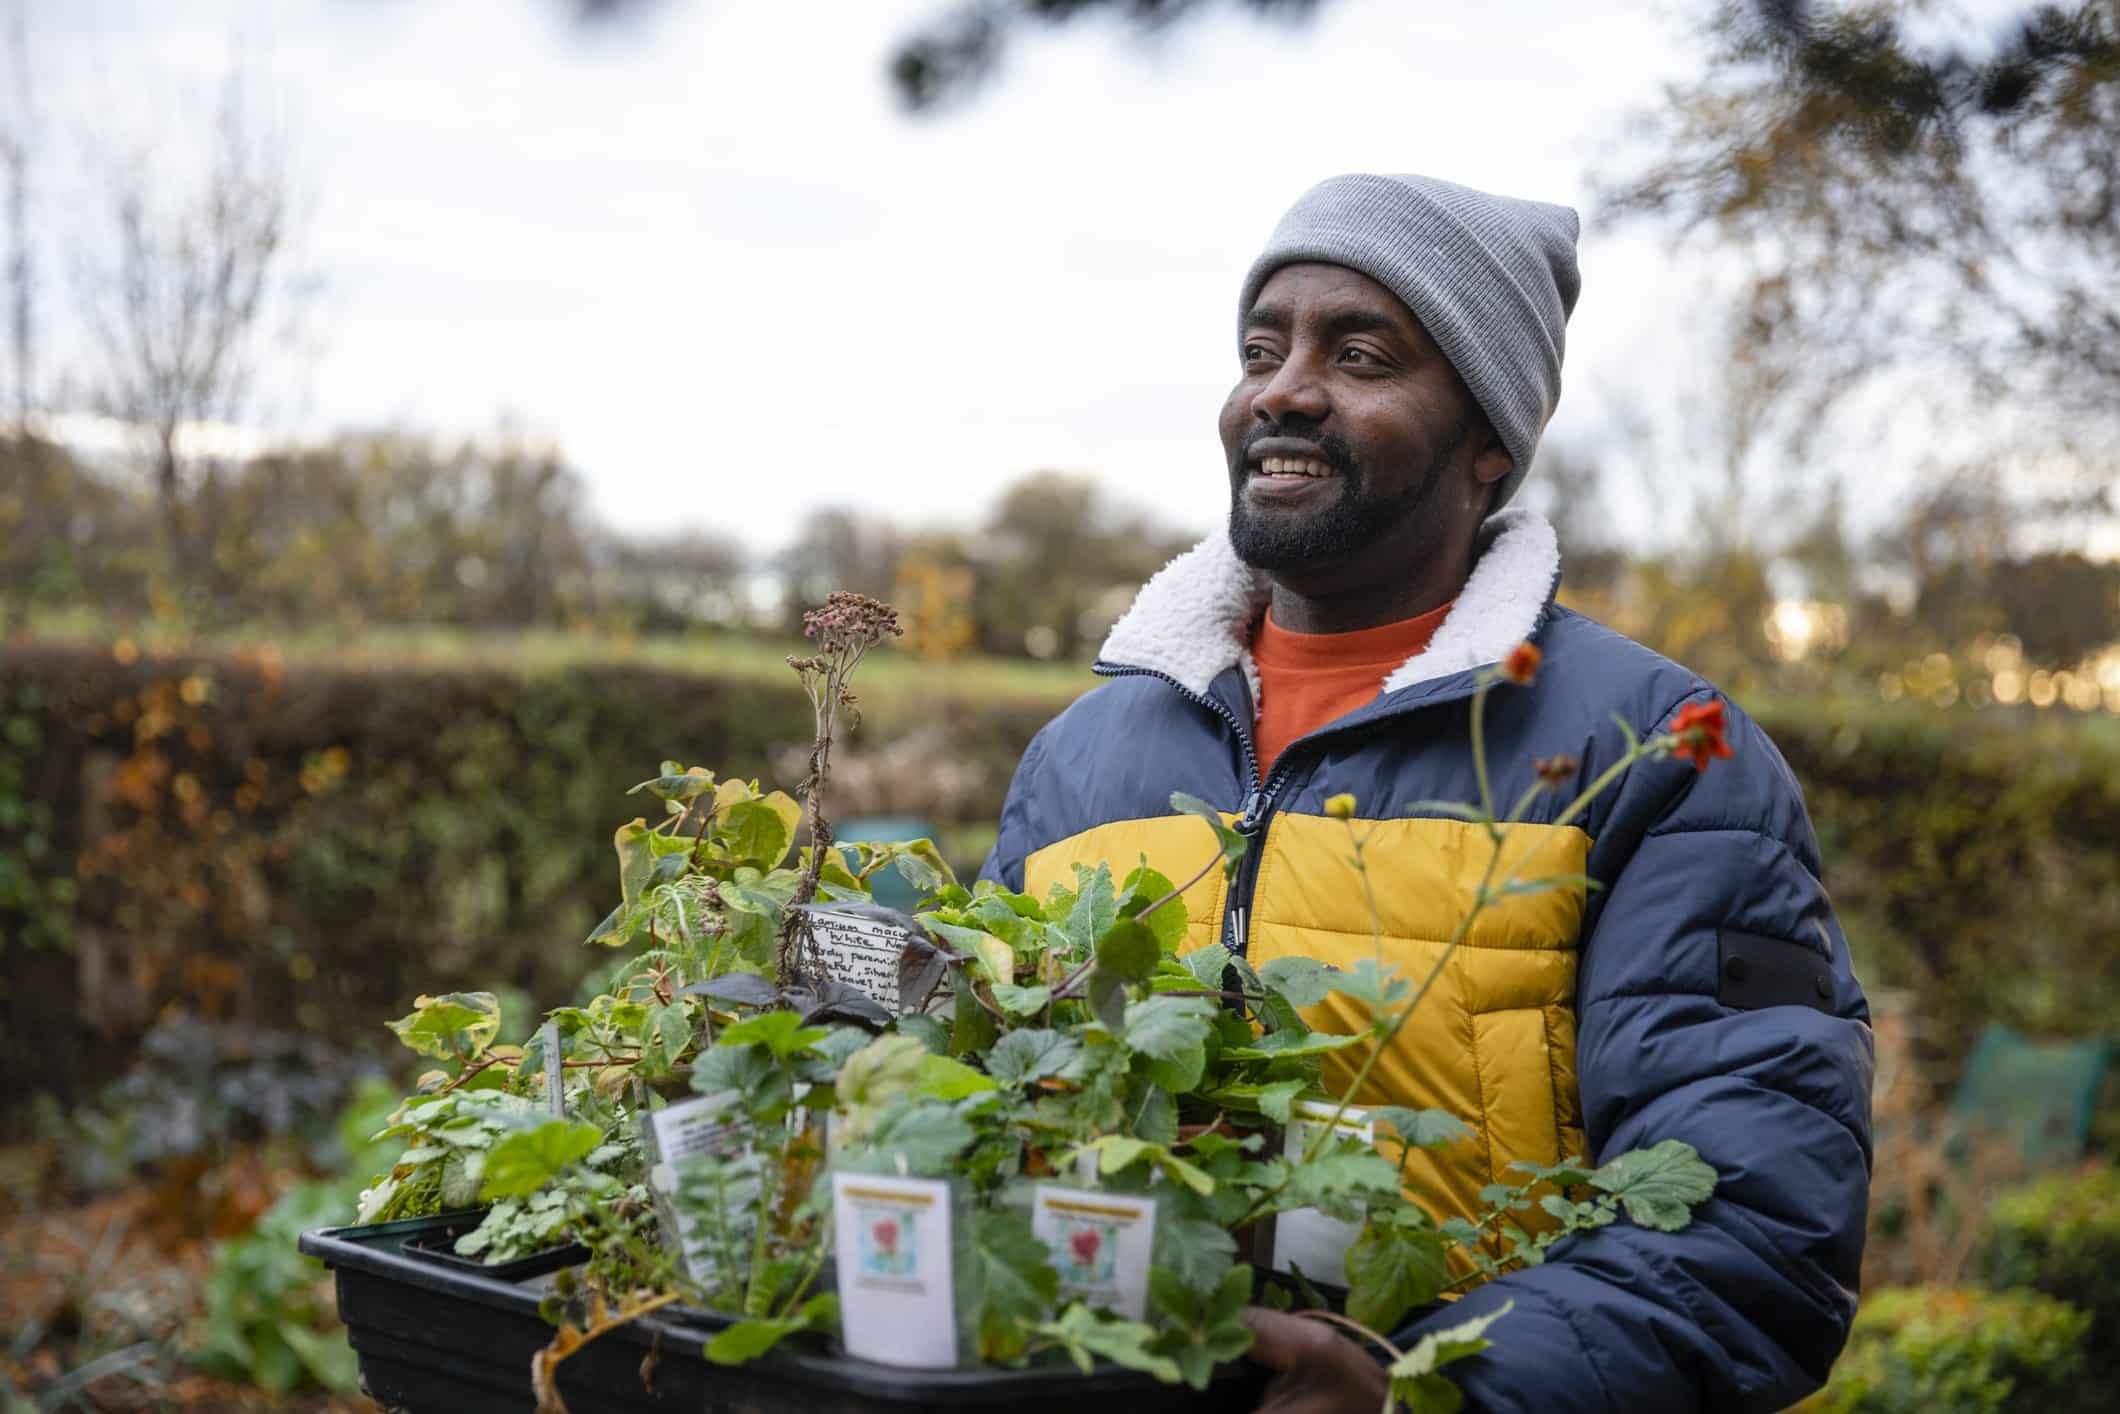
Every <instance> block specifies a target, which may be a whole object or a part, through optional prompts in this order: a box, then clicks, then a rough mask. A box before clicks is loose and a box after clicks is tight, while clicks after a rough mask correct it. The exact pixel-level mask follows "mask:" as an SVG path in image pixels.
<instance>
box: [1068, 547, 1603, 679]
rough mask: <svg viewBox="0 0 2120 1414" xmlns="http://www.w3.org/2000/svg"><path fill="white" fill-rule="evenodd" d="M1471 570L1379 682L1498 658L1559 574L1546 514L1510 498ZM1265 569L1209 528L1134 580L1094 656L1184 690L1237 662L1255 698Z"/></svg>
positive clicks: (1532, 619) (1526, 632)
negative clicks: (1419, 640) (1255, 642)
mask: <svg viewBox="0 0 2120 1414" xmlns="http://www.w3.org/2000/svg"><path fill="white" fill-rule="evenodd" d="M1480 539H1481V543H1482V546H1483V548H1482V550H1481V552H1480V557H1479V559H1478V561H1477V562H1476V563H1475V564H1474V565H1473V567H1472V577H1471V578H1470V579H1468V580H1467V581H1466V582H1465V587H1464V589H1463V590H1461V591H1460V592H1459V594H1458V597H1457V600H1456V602H1454V603H1453V604H1452V605H1451V606H1450V613H1449V615H1448V616H1447V617H1446V618H1444V620H1443V624H1442V627H1440V628H1438V629H1437V630H1436V631H1435V637H1434V638H1433V639H1431V640H1429V643H1428V647H1427V648H1426V649H1425V650H1424V651H1422V652H1420V653H1417V654H1415V655H1414V656H1413V657H1411V658H1408V659H1407V660H1406V661H1405V662H1403V663H1401V664H1400V665H1399V666H1398V667H1397V668H1396V669H1394V670H1393V671H1392V673H1391V675H1390V676H1389V677H1387V678H1385V679H1384V691H1386V692H1396V691H1398V690H1399V689H1400V688H1404V687H1413V686H1415V685H1416V684H1418V683H1424V682H1430V681H1433V680H1434V679H1436V678H1441V677H1448V676H1449V675H1450V674H1452V673H1458V672H1463V671H1465V670H1466V669H1468V668H1477V667H1480V666H1482V665H1484V664H1487V663H1492V662H1496V661H1498V660H1499V659H1500V658H1501V657H1502V655H1503V654H1505V653H1507V652H1508V651H1509V650H1510V649H1511V648H1514V647H1515V646H1516V645H1517V644H1519V643H1521V642H1523V641H1524V640H1525V639H1526V638H1529V637H1530V636H1531V632H1532V630H1533V629H1535V628H1537V627H1538V621H1539V616H1540V615H1541V614H1543V613H1544V612H1545V609H1546V602H1547V600H1548V599H1550V598H1551V597H1552V594H1553V585H1554V582H1555V580H1557V579H1558V578H1559V576H1560V564H1561V556H1560V545H1559V542H1558V540H1557V539H1556V538H1555V536H1554V534H1553V527H1552V526H1551V525H1549V524H1547V523H1546V519H1545V517H1543V516H1541V515H1539V514H1538V513H1537V512H1536V511H1532V510H1528V509H1526V508H1524V507H1520V506H1519V507H1511V508H1510V509H1508V510H1505V511H1502V512H1501V513H1499V514H1498V515H1495V516H1494V517H1492V518H1491V519H1489V520H1488V522H1487V524H1486V525H1485V526H1483V527H1481V530H1480ZM1268 592H1269V586H1268V584H1267V580H1266V576H1265V575H1263V574H1261V573H1260V572H1258V571H1257V570H1254V569H1252V568H1251V567H1250V566H1248V565H1246V564H1245V563H1244V562H1243V561H1241V560H1239V559H1238V558H1237V553H1236V551H1235V550H1233V549H1231V548H1230V544H1229V532H1228V531H1227V530H1219V531H1216V532H1215V533H1214V534H1213V535H1210V536H1208V537H1207V538H1206V539H1205V540H1203V541H1201V542H1200V543H1199V544H1198V545H1195V546H1194V547H1193V548H1192V549H1190V550H1187V551H1186V552H1185V553H1184V554H1182V555H1180V556H1178V558H1176V559H1175V560H1172V561H1171V562H1170V563H1169V564H1168V565H1165V566H1164V567H1163V568H1162V569H1161V570H1160V571H1158V572H1157V574H1156V576H1155V578H1153V579H1151V580H1149V582H1148V583H1147V584H1145V585H1143V586H1141V592H1140V593H1139V594H1138V595H1136V596H1135V597H1134V603H1133V607H1132V608H1130V609H1128V610H1127V611H1126V614H1125V615H1124V617H1122V618H1121V619H1120V620H1119V622H1118V623H1117V624H1115V625H1113V626H1112V631H1111V634H1110V636H1109V637H1107V638H1106V639H1105V640H1104V647H1103V649H1102V650H1101V651H1099V652H1098V654H1097V658H1098V661H1100V662H1104V663H1111V664H1115V665H1119V664H1123V665H1125V666H1127V667H1135V668H1147V669H1149V670H1151V671H1153V672H1158V673H1162V674H1163V675H1164V676H1166V677H1169V678H1171V679H1172V680H1174V681H1175V682H1177V683H1178V684H1179V685H1180V686H1181V687H1184V688H1185V689H1186V690H1188V691H1190V692H1196V693H1200V694H1203V695H1204V694H1205V693H1206V691H1207V686H1208V684H1209V683H1211V682H1213V681H1214V680H1215V678H1216V676H1217V675H1219V674H1220V673H1222V672H1223V671H1225V670H1226V669H1228V668H1230V667H1231V666H1236V665H1241V666H1242V667H1243V669H1244V674H1245V676H1246V677H1247V678H1249V679H1251V686H1252V700H1253V702H1257V701H1258V689H1259V684H1258V678H1257V674H1256V671H1255V670H1254V669H1253V667H1252V664H1251V652H1250V644H1251V635H1252V630H1253V626H1254V625H1255V624H1256V623H1257V622H1258V619H1259V615H1260V614H1261V613H1263V612H1264V611H1265V608H1266V602H1267V597H1268Z"/></svg>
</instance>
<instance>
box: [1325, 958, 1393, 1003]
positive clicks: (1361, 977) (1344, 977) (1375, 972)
mask: <svg viewBox="0 0 2120 1414" xmlns="http://www.w3.org/2000/svg"><path fill="white" fill-rule="evenodd" d="M1325 985H1326V987H1327V989H1328V990H1330V991H1334V992H1338V993H1339V994H1340V995H1342V996H1347V997H1353V998H1354V999H1355V1000H1356V1001H1362V1002H1367V1003H1369V1004H1370V1006H1372V1007H1374V1008H1376V1009H1377V1010H1379V1011H1382V1010H1385V1009H1387V1008H1389V1007H1394V1006H1397V1005H1398V1004H1399V1003H1400V1002H1402V1001H1404V1000H1405V999H1406V997H1407V996H1408V995H1409V994H1410V993H1411V992H1412V991H1413V984H1412V983H1411V982H1408V981H1407V980H1406V979H1405V978H1403V977H1400V976H1397V975H1396V973H1395V971H1394V969H1392V968H1389V967H1386V968H1383V969H1381V970H1379V968H1378V967H1377V962H1376V959H1375V958H1373V957H1365V958H1362V959H1361V960H1360V961H1358V962H1356V963H1355V965H1354V966H1352V967H1350V968H1347V969H1345V970H1344V971H1339V972H1332V973H1328V974H1327V975H1326V978H1325Z"/></svg>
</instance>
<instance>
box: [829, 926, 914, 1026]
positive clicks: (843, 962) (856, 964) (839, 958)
mask: <svg viewBox="0 0 2120 1414" xmlns="http://www.w3.org/2000/svg"><path fill="white" fill-rule="evenodd" d="M804 911H805V912H806V913H808V915H809V930H810V956H811V957H812V958H813V959H814V960H815V961H816V964H817V967H818V968H819V969H820V970H821V971H822V972H823V973H824V975H825V976H826V977H829V978H831V979H832V980H833V981H835V982H844V983H846V984H847V985H849V986H851V987H857V988H859V989H860V990H861V991H862V992H864V993H866V994H867V995H868V996H869V997H870V999H872V1000H874V1001H876V1002H879V1003H881V1004H882V1005H884V1006H886V1007H889V1008H890V1009H891V1010H892V1011H894V1012H895V1011H897V1010H898V957H899V954H901V953H903V952H904V951H905V944H906V934H905V930H904V928H902V927H900V926H899V925H897V924H895V923H892V922H889V921H887V920H885V919H881V918H863V917H860V916H858V915H856V914H852V913H837V912H834V911H832V910H830V909H823V908H810V909H806V910H804Z"/></svg>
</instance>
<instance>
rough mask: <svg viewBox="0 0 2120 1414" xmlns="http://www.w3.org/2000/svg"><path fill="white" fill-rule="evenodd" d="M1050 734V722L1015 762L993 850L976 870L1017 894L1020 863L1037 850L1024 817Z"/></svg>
mask: <svg viewBox="0 0 2120 1414" xmlns="http://www.w3.org/2000/svg"><path fill="white" fill-rule="evenodd" d="M1051 731H1052V724H1051V723H1047V724H1046V725H1045V726H1044V727H1043V728H1041V729H1040V730H1039V732H1038V734H1037V735H1036V736H1034V737H1032V738H1031V744H1030V745H1029V746H1027V747H1025V748H1024V751H1023V759H1022V760H1021V761H1019V762H1017V763H1016V774H1015V776H1014V778H1013V779H1011V780H1010V781H1009V785H1008V796H1007V798H1006V799H1005V800H1004V801H1003V802H1002V805H1001V825H1000V828H999V829H998V830H996V832H995V834H994V847H993V848H992V849H991V850H989V851H988V852H987V856H986V863H985V864H983V865H981V866H980V868H979V877H980V878H982V879H991V880H993V881H994V882H995V883H997V884H999V885H1001V886H1002V887H1003V888H1006V889H1012V890H1015V891H1018V892H1021V890H1022V888H1023V862H1024V860H1026V859H1028V858H1029V857H1030V854H1031V851H1032V850H1033V849H1035V848H1036V847H1037V846H1035V845H1033V844H1032V843H1031V840H1030V822H1029V819H1028V816H1029V813H1030V805H1031V800H1032V797H1033V796H1034V795H1035V794H1036V792H1037V789H1038V787H1037V780H1038V771H1039V766H1040V763H1041V762H1042V761H1043V760H1044V758H1045V738H1046V735H1047V734H1048V733H1049V732H1051Z"/></svg>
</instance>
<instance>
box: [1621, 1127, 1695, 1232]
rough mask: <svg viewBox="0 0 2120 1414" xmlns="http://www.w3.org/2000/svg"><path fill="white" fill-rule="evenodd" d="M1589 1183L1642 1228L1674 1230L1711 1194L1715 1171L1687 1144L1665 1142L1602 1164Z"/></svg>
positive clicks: (1684, 1223) (1683, 1223)
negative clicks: (1618, 1202)
mask: <svg viewBox="0 0 2120 1414" xmlns="http://www.w3.org/2000/svg"><path fill="white" fill-rule="evenodd" d="M1590 1182H1591V1183H1592V1184H1593V1185H1594V1186H1596V1187H1598V1188H1601V1189H1603V1190H1604V1191H1605V1192H1607V1193H1610V1194H1611V1195H1612V1196H1613V1197H1615V1198H1617V1199H1619V1201H1620V1205H1621V1206H1622V1207H1624V1208H1625V1209H1626V1210H1627V1216H1628V1217H1630V1218H1632V1219H1634V1221H1636V1222H1638V1223H1640V1224H1641V1225H1642V1226H1643V1227H1650V1228H1655V1229H1656V1230H1657V1231H1659V1232H1676V1231H1678V1230H1679V1229H1680V1228H1682V1227H1684V1226H1685V1225H1686V1224H1687V1223H1689V1222H1691V1221H1692V1220H1693V1209H1694V1208H1695V1207H1696V1206H1697V1205H1699V1204H1701V1203H1705V1202H1707V1201H1708V1198H1709V1196H1710V1195H1711V1194H1713V1193H1714V1192H1715V1170H1714V1169H1712V1168H1710V1167H1708V1165H1706V1164H1705V1163H1702V1162H1701V1157H1700V1154H1699V1153H1698V1152H1697V1151H1696V1150H1695V1149H1694V1147H1693V1146H1692V1145H1691V1144H1688V1143H1685V1142H1684V1141H1682V1140H1678V1139H1666V1140H1664V1141H1663V1142H1662V1143H1660V1144H1655V1145H1652V1146H1650V1147H1649V1148H1647V1149H1635V1150H1631V1151H1630V1152H1628V1153H1625V1154H1621V1155H1620V1156H1619V1157H1618V1158H1616V1159H1611V1160H1609V1161H1607V1162H1606V1163H1604V1164H1601V1165H1600V1166H1599V1167H1598V1170H1597V1172H1595V1173H1593V1174H1591V1175H1590Z"/></svg>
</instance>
